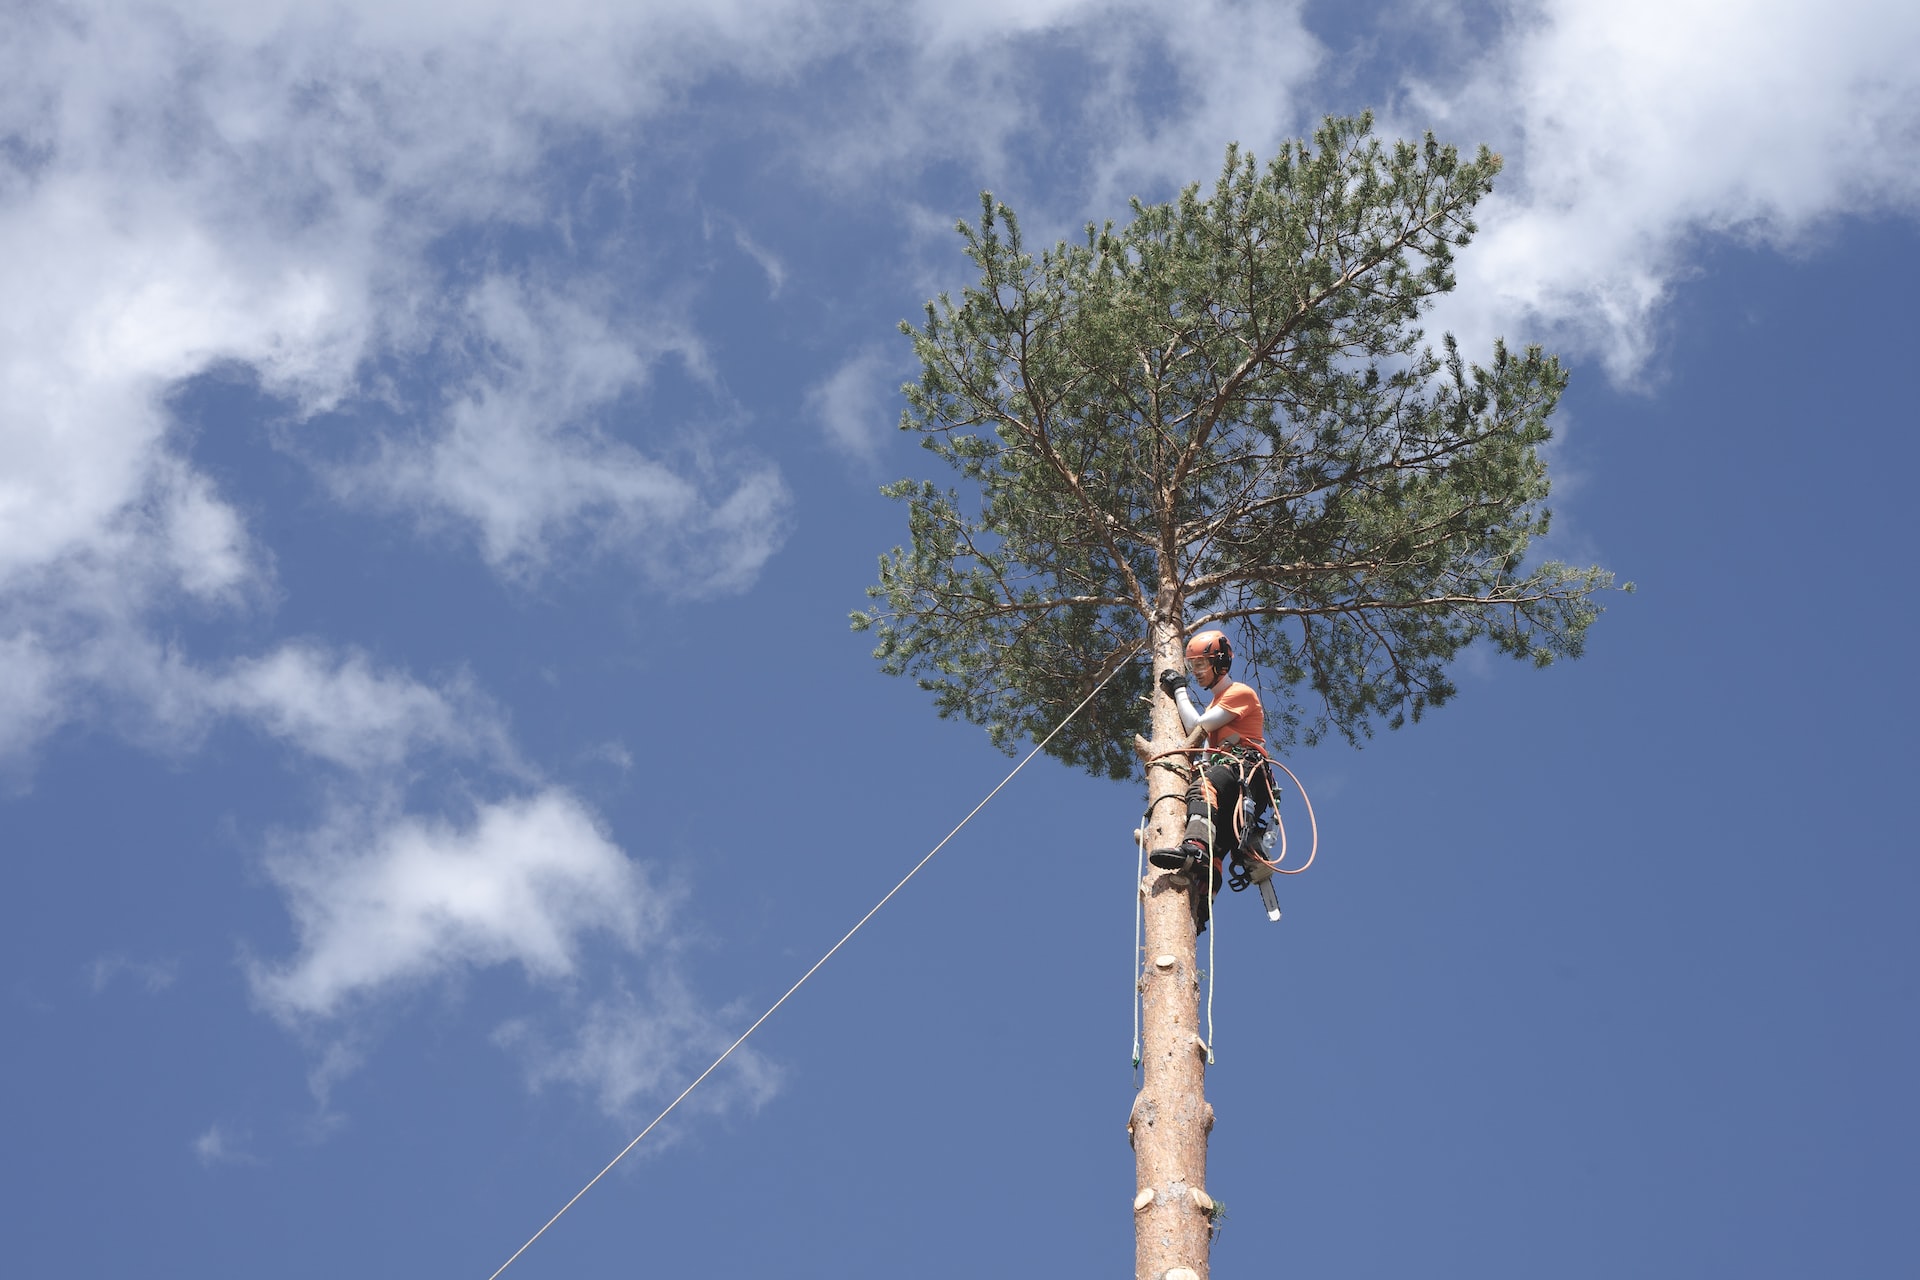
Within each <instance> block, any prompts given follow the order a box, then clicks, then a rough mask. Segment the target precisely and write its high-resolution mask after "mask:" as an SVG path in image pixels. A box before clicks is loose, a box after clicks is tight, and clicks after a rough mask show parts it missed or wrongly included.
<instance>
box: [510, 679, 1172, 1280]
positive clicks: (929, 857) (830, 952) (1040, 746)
mask: <svg viewBox="0 0 1920 1280" xmlns="http://www.w3.org/2000/svg"><path fill="white" fill-rule="evenodd" d="M1138 648H1139V646H1138V645H1136V646H1134V649H1135V650H1138ZM1132 657H1133V652H1131V651H1130V652H1129V653H1127V655H1126V657H1125V658H1124V659H1122V660H1121V661H1119V662H1116V663H1115V664H1114V668H1113V670H1112V671H1109V672H1108V673H1107V674H1106V675H1105V676H1104V677H1102V679H1101V681H1100V683H1099V684H1096V685H1095V686H1093V692H1092V693H1089V694H1088V695H1087V696H1086V697H1084V698H1082V699H1081V700H1080V705H1079V706H1077V707H1075V708H1074V709H1073V710H1071V711H1069V712H1067V716H1066V719H1064V720H1062V721H1061V722H1060V723H1059V724H1057V725H1055V726H1054V727H1053V731H1052V732H1051V733H1049V734H1047V736H1046V737H1044V738H1042V739H1041V740H1040V741H1039V742H1038V743H1037V744H1036V745H1035V746H1034V748H1033V750H1031V751H1029V752H1027V754H1026V755H1024V756H1022V757H1021V758H1020V763H1019V764H1016V765H1015V766H1013V768H1012V769H1011V770H1010V771H1009V772H1008V773H1007V776H1006V777H1004V778H1002V779H1000V784H999V786H996V787H995V788H994V789H993V790H991V791H989V792H987V794H986V795H985V796H984V797H982V798H981V800H980V803H979V804H976V805H975V806H973V808H971V809H969V810H967V816H966V817H964V818H962V819H960V821H959V822H957V823H955V824H954V827H953V830H951V831H949V832H947V834H946V835H945V836H944V837H943V838H942V839H941V841H940V843H939V844H936V845H935V846H933V848H931V849H929V850H927V853H926V856H925V857H923V858H921V859H920V861H918V862H916V863H914V864H913V869H912V870H911V871H908V872H907V874H905V875H904V876H901V877H900V883H899V884H896V885H894V886H893V888H891V889H889V890H887V893H886V896H885V897H883V898H881V899H880V901H878V902H876V903H874V904H873V907H872V909H871V910H869V911H868V912H867V914H865V915H863V916H861V917H860V919H859V920H858V921H857V922H856V923H855V924H854V926H853V928H851V929H849V930H847V932H846V933H845V934H844V935H843V936H842V937H841V939H840V941H838V942H836V943H834V944H833V945H832V946H831V947H828V948H827V953H826V954H825V955H823V956H821V957H820V958H819V959H818V960H816V961H814V962H813V967H812V968H811V969H808V970H807V971H806V972H805V973H803V974H801V975H800V979H799V981H797V982H795V983H794V984H793V985H792V986H790V987H788V988H787V990H786V994H785V995H783V996H781V997H780V998H779V999H778V1000H775V1001H774V1002H773V1004H772V1005H770V1006H769V1007H768V1009H767V1011H766V1012H765V1013H763V1014H761V1015H760V1016H759V1017H757V1018H755V1019H754V1020H753V1025H752V1026H750V1027H748V1028H747V1029H746V1030H745V1031H742V1032H741V1033H740V1038H739V1039H738V1040H735V1041H734V1042H733V1043H732V1044H730V1045H728V1046H727V1047H726V1048H725V1049H724V1050H723V1051H722V1052H721V1054H720V1056H719V1057H717V1058H715V1059H714V1060H713V1063H712V1064H711V1065H710V1066H708V1068H707V1069H706V1070H705V1071H702V1072H701V1073H700V1074H699V1075H697V1076H695V1077H694V1079H693V1083H692V1084H690V1085H688V1086H687V1087H686V1088H684V1089H682V1090H681V1091H680V1096H679V1097H677V1098H675V1099H674V1100H673V1101H672V1102H669V1103H668V1104H667V1105H666V1109H665V1110H663V1111H661V1113H660V1114H659V1115H657V1116H655V1117H654V1118H653V1119H652V1121H650V1122H649V1123H648V1125H647V1127H646V1128H644V1129H642V1130H641V1131H640V1132H639V1133H638V1134H636V1135H635V1136H634V1139H633V1141H632V1142H629V1143H628V1144H627V1145H626V1146H624V1147H622V1148H621V1149H620V1154H619V1155H617V1156H615V1157H614V1158H613V1159H611V1160H609V1161H607V1167H606V1168H604V1169H602V1170H601V1171H600V1172H598V1173H596V1174H594V1175H593V1177H591V1178H589V1179H588V1180H587V1185H586V1186H584V1187H581V1188H580V1189H579V1190H578V1191H576V1192H574V1193H573V1199H571V1200H569V1201H567V1202H566V1203H565V1204H563V1205H561V1206H560V1209H559V1212H557V1213H555V1214H554V1215H553V1216H552V1217H551V1218H548V1219H547V1220H546V1223H545V1224H544V1225H542V1226H541V1228H540V1229H539V1230H538V1231H536V1232H534V1233H533V1234H532V1235H531V1236H528V1237H527V1242H526V1243H525V1244H523V1245H521V1246H520V1247H519V1248H518V1249H515V1250H514V1251H513V1257H511V1258H508V1259H507V1260H506V1261H505V1262H503V1263H501V1264H500V1269H499V1270H498V1271H495V1272H494V1273H493V1274H492V1275H490V1276H488V1277H487V1280H500V1273H501V1272H502V1271H505V1270H506V1269H507V1268H508V1267H510V1266H512V1265H513V1264H514V1262H515V1261H517V1260H518V1259H519V1257H520V1255H521V1254H523V1253H525V1252H526V1251H527V1250H528V1249H530V1248H532V1247H533V1242H534V1241H535V1240H538V1239H539V1238H540V1237H541V1236H543V1235H545V1234H546V1233H547V1228H548V1227H551V1226H552V1225H553V1224H554V1223H556V1222H558V1221H560V1218H561V1215H562V1214H564V1213H566V1211H567V1210H569V1209H571V1208H573V1206H574V1205H575V1204H577V1203H579V1200H580V1197H582V1196H584V1195H586V1194H587V1192H589V1191H591V1190H593V1187H594V1184H595V1183H597V1182H599V1181H600V1179H602V1178H604V1177H606V1176H607V1175H608V1174H609V1173H611V1172H613V1166H615V1165H617V1164H619V1163H620V1162H621V1161H622V1160H624V1159H626V1158H627V1153H628V1152H630V1151H632V1150H633V1149H634V1148H635V1147H637V1146H639V1145H640V1139H642V1138H644V1137H646V1136H647V1135H648V1134H650V1133H652V1132H653V1131H654V1129H655V1128H656V1127H657V1126H658V1125H659V1123H660V1122H661V1121H662V1120H665V1119H666V1118H667V1116H668V1115H670V1114H671V1113H672V1111H673V1109H674V1108H675V1107H677V1106H679V1105H680V1104H681V1102H683V1101H684V1100H685V1099H686V1097H687V1095H688V1094H690V1093H692V1092H693V1091H694V1090H695V1089H698V1088H699V1087H700V1082H701V1081H703V1080H705V1079H706V1078H707V1077H708V1076H710V1075H712V1074H713V1073H714V1072H715V1071H717V1070H718V1069H719V1067H720V1064H721V1063H723V1062H725V1061H726V1060H727V1059H728V1058H729V1057H731V1056H732V1055H733V1051H734V1050H735V1049H738V1048H739V1047H740V1046H741V1045H743V1044H745V1043H746V1042H747V1037H748V1036H750V1035H752V1034H753V1033H754V1032H756V1031H758V1030H759V1029H760V1024H761V1023H763V1022H765V1021H766V1020H767V1019H768V1018H771V1017H772V1016H773V1015H774V1011H775V1010H777V1009H778V1008H779V1007H780V1006H781V1005H783V1004H785V1003H786V1002H787V999H788V997H790V996H792V995H793V993H794V992H796V991H798V990H799V989H800V988H801V987H803V986H805V985H806V982H807V979H808V978H811V977H812V976H813V975H814V974H816V973H818V972H819V971H820V967H821V966H822V965H824V964H826V962H827V961H829V960H831V959H833V956H834V953H835V952H836V951H838V950H840V948H841V947H844V946H846V945H847V941H848V939H850V938H852V937H853V935H854V934H856V933H858V932H860V929H861V927H862V926H863V925H865V924H866V923H867V921H869V920H871V919H873V917H874V916H875V915H876V914H878V912H879V910H880V908H882V907H884V906H886V905H887V903H889V902H891V901H893V895H894V894H896V893H899V892H900V891H901V890H902V889H904V888H906V887H907V881H909V880H911V879H913V878H914V877H915V876H916V875H918V874H920V868H922V867H924V866H926V865H927V864H928V863H929V862H931V861H933V855H934V854H936V853H939V852H940V851H941V850H942V849H944V848H946V847H947V843H948V841H950V840H952V839H953V838H954V837H955V836H957V835H959V834H960V828H962V827H964V826H966V825H967V824H968V823H969V822H971V821H973V816H974V815H975V814H976V813H979V812H980V811H981V810H982V809H984V808H986V807H987V802H988V801H989V800H992V799H993V798H994V797H995V796H997V795H999V794H1000V792H1001V791H1002V790H1004V789H1005V788H1006V785H1007V784H1008V783H1009V782H1012V781H1013V779H1014V777H1015V775H1017V774H1018V773H1019V772H1020V771H1021V770H1022V769H1024V768H1026V767H1027V762H1028V761H1030V760H1032V759H1033V758H1034V757H1035V756H1037V755H1039V754H1040V752H1041V751H1043V750H1044V749H1045V748H1046V745H1047V744H1048V743H1049V742H1052V741H1053V740H1054V738H1055V737H1056V736H1058V735H1059V733H1060V731H1061V730H1062V729H1064V728H1066V727H1067V726H1068V725H1069V724H1071V723H1072V722H1073V718H1074V717H1075V716H1077V715H1079V714H1080V713H1081V712H1082V711H1084V710H1086V709H1087V704H1088V703H1090V702H1092V701H1093V700H1094V698H1095V697H1097V696H1099V693H1100V691H1101V690H1102V689H1104V688H1106V687H1107V682H1108V681H1110V680H1112V679H1113V678H1114V676H1116V675H1118V674H1119V673H1120V672H1121V671H1122V670H1123V669H1125V667H1126V665H1127V662H1128V661H1131V660H1132Z"/></svg>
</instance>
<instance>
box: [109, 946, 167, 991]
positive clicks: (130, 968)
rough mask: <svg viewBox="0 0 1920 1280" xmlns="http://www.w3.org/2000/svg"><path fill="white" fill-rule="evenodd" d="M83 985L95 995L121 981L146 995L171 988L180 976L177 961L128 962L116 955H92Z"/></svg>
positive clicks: (126, 958)
mask: <svg viewBox="0 0 1920 1280" xmlns="http://www.w3.org/2000/svg"><path fill="white" fill-rule="evenodd" d="M86 975H87V985H88V986H89V987H91V988H92V989H93V992H94V994H95V995H98V994H100V993H101V992H103V991H105V990H106V989H107V988H108V987H110V986H112V985H113V983H114V982H115V981H116V980H118V979H122V978H124V979H125V980H126V981H128V982H131V983H133V984H134V985H135V986H137V987H139V988H140V989H141V990H143V991H145V992H147V993H148V994H149V995H155V994H158V993H159V992H162V991H165V990H166V989H167V988H168V987H171V986H172V985H173V984H174V982H175V981H177V980H178V979H179V977H180V962H179V961H177V960H132V959H129V958H128V957H126V956H123V955H120V954H118V953H114V954H110V955H104V956H96V957H95V958H94V959H93V960H92V961H91V962H89V963H88V965H87V967H86Z"/></svg>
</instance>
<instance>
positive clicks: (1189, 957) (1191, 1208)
mask: <svg viewBox="0 0 1920 1280" xmlns="http://www.w3.org/2000/svg"><path fill="white" fill-rule="evenodd" d="M1185 657H1186V655H1185V639H1184V637H1183V635H1182V634H1181V631H1180V628H1179V625H1178V623H1177V621H1175V620H1173V619H1170V618H1163V619H1159V620H1156V621H1155V622H1154V624H1153V669H1154V676H1155V679H1156V680H1157V679H1158V677H1159V674H1160V672H1162V671H1167V670H1172V671H1184V663H1185ZM1185 741H1186V733H1185V731H1184V730H1183V729H1182V728H1181V727H1180V714H1179V711H1178V709H1177V708H1176V707H1175V706H1174V703H1173V700H1172V699H1171V698H1168V697H1166V696H1165V695H1164V694H1161V693H1160V692H1158V690H1157V689H1156V690H1155V692H1154V694H1153V746H1152V750H1153V753H1154V754H1155V755H1157V756H1159V757H1160V759H1159V760H1158V761H1151V762H1149V763H1148V764H1147V796H1148V799H1149V801H1150V803H1151V806H1152V807H1151V809H1150V811H1149V813H1148V821H1147V847H1148V848H1149V849H1156V848H1163V847H1166V846H1169V845H1174V844H1178V843H1179V842H1180V838H1181V835H1182V833H1183V832H1184V830H1185V827H1186V805H1185V803H1184V796H1185V793H1186V766H1187V764H1188V761H1187V758H1186V757H1184V756H1180V755H1168V754H1166V753H1168V752H1171V751H1173V750H1174V749H1175V748H1177V747H1179V746H1181V745H1182V744H1183V743H1184V742H1185ZM1162 763H1164V764H1167V765H1175V766H1179V769H1178V771H1177V772H1176V770H1174V769H1169V768H1163V767H1161V766H1162ZM1201 879H1202V881H1203V882H1204V879H1205V873H1202V876H1201ZM1195 888H1197V889H1198V891H1199V892H1201V893H1205V892H1207V886H1206V885H1205V884H1204V883H1201V884H1199V885H1198V886H1194V885H1190V884H1189V877H1188V876H1185V875H1182V874H1180V873H1179V872H1171V871H1161V870H1159V869H1157V868H1155V867H1153V866H1151V865H1149V866H1148V868H1147V874H1146V878H1145V879H1144V880H1142V881H1141V882H1140V895H1141V898H1142V906H1143V910H1144V916H1145V929H1144V941H1145V946H1144V951H1143V954H1142V955H1141V957H1140V975H1139V984H1140V992H1141V997H1140V1003H1141V1051H1140V1052H1141V1069H1142V1077H1141V1086H1140V1092H1139V1093H1138V1094H1137V1095H1136V1096H1135V1097H1134V1100H1133V1113H1132V1115H1131V1116H1129V1117H1128V1120H1127V1137H1128V1139H1129V1140H1130V1141H1131V1142H1132V1144H1133V1154H1134V1168H1135V1180H1134V1181H1135V1198H1134V1213H1133V1229H1134V1276H1135V1280H1188V1276H1187V1275H1183V1274H1181V1269H1183V1268H1184V1269H1185V1271H1186V1272H1187V1273H1189V1274H1190V1275H1191V1276H1193V1277H1197V1278H1198V1280H1206V1277H1207V1253H1208V1248H1209V1245H1210V1244H1211V1241H1212V1226H1213V1219H1212V1216H1211V1209H1212V1206H1213V1202H1212V1200H1211V1199H1209V1198H1208V1196H1207V1193H1206V1183H1207V1134H1208V1133H1209V1132H1210V1131H1211V1130H1212V1128H1213V1108H1212V1107H1210V1106H1208V1105H1207V1100H1206V1094H1205V1090H1206V1069H1207V1050H1206V1046H1205V1044H1204V1043H1203V1042H1202V1040H1201V1038H1200V980H1199V973H1198V970H1197V969H1196V967H1195V951H1196V948H1195V946H1194V938H1195V933H1194V921H1193V912H1192V908H1191V906H1190V905H1189V896H1188V895H1189V892H1190V890H1192V889H1195ZM1149 1193H1151V1194H1149Z"/></svg>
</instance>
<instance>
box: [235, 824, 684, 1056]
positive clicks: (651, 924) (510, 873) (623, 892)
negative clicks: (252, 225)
mask: <svg viewBox="0 0 1920 1280" xmlns="http://www.w3.org/2000/svg"><path fill="white" fill-rule="evenodd" d="M268 874H269V875H270V876H272V878H273V880H274V883H275V884H277V885H278V886H279V887H280V888H281V890H282V891H283V892H284V893H285V894H286V895H287V900H288V905H289V908H290V910H291V911H292V914H293V920H294V931H295V934H296V936H297V938H298V944H299V946H298V951H297V952H296V954H295V955H294V956H293V957H292V958H291V959H289V960H287V961H284V962H282V963H279V964H255V965H254V966H253V967H252V970H251V973H250V978H251V981H252V984H253V990H254V993H255V995H256V996H257V997H258V998H259V999H260V1001H261V1002H262V1004H264V1005H265V1006H266V1008H267V1009H269V1010H270V1011H271V1012H273V1013H274V1014H275V1015H276V1016H277V1017H280V1018H282V1019H285V1020H288V1021H291V1022H299V1021H301V1020H310V1019H316V1018H318V1019H325V1018H330V1017H334V1016H337V1015H339V1014H341V1013H342V1012H345V1011H346V1010H347V1009H348V1008H349V1006H351V1005H353V1004H354V1003H355V1002H364V1001H366V1000H369V999H372V998H375V997H378V996H381V995H384V994H387V993H390V992H394V991H399V990H408V989H418V988H420V987H423V986H426V985H428V984H431V983H433V982H436V981H438V980H441V979H444V978H449V977H458V976H460V975H461V974H463V973H465V972H468V971H470V970H472V969H475V968H480V967H485V966H491V965H499V964H518V965H519V966H520V967H521V969H522V970H524V971H525V972H526V974H527V975H528V976H529V977H530V978H533V979H536V980H541V981H553V980H558V979H562V978H566V977H569V976H571V975H572V974H573V973H574V972H575V970H576V966H577V964H578V962H579V957H580V952H581V948H582V946H583V945H584V943H585V941H586V939H587V937H588V936H589V935H592V934H596V933H599V934H605V935H607V936H609V937H611V938H612V939H613V940H615V941H616V942H619V943H623V944H626V945H628V946H633V945H637V944H638V943H639V941H640V940H641V939H642V938H643V937H645V936H647V935H649V934H651V933H654V932H657V931H658V930H659V929H660V927H661V921H662V917H663V912H664V909H665V903H664V901H663V899H662V897H661V895H660V893H659V891H658V890H656V889H654V888H653V887H652V886H651V885H650V884H649V882H648V881H647V879H646V877H645V876H644V875H643V874H642V873H641V871H640V869H639V868H638V867H637V866H636V865H635V864H633V863H632V862H630V861H629V860H628V859H627V857H626V855H625V854H623V853H622V852H621V851H620V849H619V848H618V847H617V846H616V845H614V844H613V842H612V841H611V840H609V839H608V838H607V836H606V834H605V833H604V832H603V831H602V830H601V829H600V827H599V825H598V823H597V822H596V821H595V820H594V818H593V815H592V814H590V813H589V812H588V811H587V810H586V809H585V807H584V806H582V805H581V804H580V802H579V801H577V800H575V799H574V798H573V797H572V796H570V795H568V794H567V793H566V792H564V791H561V790H558V789H548V790H545V791H542V792H539V793H537V794H534V795H531V796H527V797H524V798H520V799H514V800H505V801H499V802H495V803H490V804H484V805H481V806H479V808H478V810H477V812H476V813H475V814H474V816H473V818H472V819H471V821H468V822H465V823H454V822H450V821H444V820H429V819H423V818H418V817H409V816H389V815H386V814H380V813H371V814H358V813H348V814H341V815H337V816H336V819H335V821H334V823H333V824H332V825H330V826H329V827H327V828H324V829H322V830H320V831H317V832H313V833H310V834H308V835H305V836H301V837H297V838H295V839H293V840H292V841H291V842H290V847H288V848H286V849H284V850H282V851H281V852H280V853H279V854H277V855H275V856H274V857H273V858H271V859H270V860H269V862H268Z"/></svg>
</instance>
